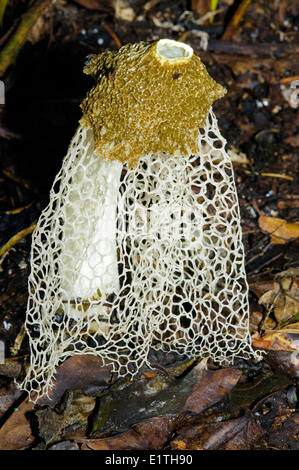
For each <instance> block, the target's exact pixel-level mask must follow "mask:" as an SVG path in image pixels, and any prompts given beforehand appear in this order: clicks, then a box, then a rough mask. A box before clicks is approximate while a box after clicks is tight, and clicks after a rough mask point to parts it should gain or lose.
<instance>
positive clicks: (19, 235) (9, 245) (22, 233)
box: [0, 222, 36, 256]
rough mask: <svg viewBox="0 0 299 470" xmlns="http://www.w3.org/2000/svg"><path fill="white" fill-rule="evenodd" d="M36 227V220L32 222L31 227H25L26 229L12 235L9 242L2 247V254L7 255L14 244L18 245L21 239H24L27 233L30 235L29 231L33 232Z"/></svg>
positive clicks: (0, 253) (0, 252) (0, 254)
mask: <svg viewBox="0 0 299 470" xmlns="http://www.w3.org/2000/svg"><path fill="white" fill-rule="evenodd" d="M35 227H36V223H35V222H34V223H33V224H31V225H30V226H29V227H27V228H24V230H21V231H20V232H18V233H17V234H16V235H14V236H13V237H11V239H10V240H8V242H7V243H5V244H4V245H3V246H2V247H1V248H0V256H3V255H5V253H7V252H8V251H9V250H10V249H11V248H12V247H13V246H14V245H16V244H17V243H18V242H19V241H20V240H22V239H23V238H24V237H26V235H29V233H32V232H33V230H34V229H35Z"/></svg>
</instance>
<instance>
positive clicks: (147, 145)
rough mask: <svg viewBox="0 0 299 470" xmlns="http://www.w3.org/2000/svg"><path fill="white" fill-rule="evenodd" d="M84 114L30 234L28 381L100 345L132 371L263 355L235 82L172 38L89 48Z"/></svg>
mask: <svg viewBox="0 0 299 470" xmlns="http://www.w3.org/2000/svg"><path fill="white" fill-rule="evenodd" d="M84 71H85V73H87V74H90V75H91V76H93V77H94V79H95V85H94V86H93V88H92V89H91V90H90V91H89V93H88V94H87V96H86V98H85V99H84V101H83V103H82V104H81V108H82V112H83V115H82V119H81V120H80V123H79V127H78V129H77V132H76V134H75V136H74V137H73V139H72V141H71V144H70V146H69V149H68V152H67V155H66V157H65V159H64V160H63V164H62V168H61V171H60V172H59V174H58V175H57V177H56V179H55V181H54V184H53V187H52V189H51V192H50V202H49V205H48V206H47V207H46V209H45V210H44V211H43V212H42V214H41V216H40V219H39V221H38V224H37V228H36V230H35V232H34V234H33V239H32V251H31V274H30V277H29V300H28V311H27V318H26V330H27V333H28V335H29V339H30V347H31V364H30V367H29V370H28V374H27V376H26V378H25V380H24V382H23V384H22V387H23V388H24V389H26V390H28V391H29V392H35V397H36V399H37V398H38V397H39V396H40V395H41V394H44V393H48V392H49V390H50V388H51V387H52V386H53V383H54V382H53V381H54V377H55V370H56V367H57V365H58V364H59V363H61V362H62V361H64V360H65V359H66V358H67V357H69V356H72V355H75V354H80V355H81V354H94V355H97V356H99V357H101V358H102V360H103V363H105V364H110V366H111V368H112V370H113V371H115V372H116V373H118V374H119V376H124V375H127V374H130V375H131V376H134V375H135V374H136V373H137V372H138V371H139V370H140V368H141V367H142V366H144V365H145V364H146V365H150V364H149V362H148V361H149V360H148V355H149V350H150V348H153V349H162V350H164V351H176V352H178V353H180V354H187V355H193V356H200V357H210V358H212V359H213V360H215V361H217V362H219V363H220V364H221V363H223V361H232V360H233V359H234V358H235V357H252V356H254V357H258V355H257V353H256V352H254V351H253V349H252V346H251V339H250V334H249V328H248V327H249V324H248V323H249V312H248V286H247V282H246V274H245V269H244V251H243V245H242V240H241V226H240V214H239V208H238V200H237V194H236V189H235V183H234V177H233V169H232V164H231V161H230V159H229V157H228V155H227V153H226V150H225V143H226V142H225V140H224V138H223V137H222V136H221V134H220V132H219V129H218V125H217V119H216V117H215V115H214V113H213V111H212V104H213V103H214V101H215V100H217V99H219V98H221V97H222V96H224V94H225V92H226V90H225V89H224V88H223V87H222V86H221V85H219V84H217V83H216V82H215V81H214V80H213V79H212V78H211V77H210V76H209V74H208V72H207V70H206V68H205V66H204V64H203V63H202V62H201V60H200V59H199V57H197V56H196V55H195V54H194V53H193V49H192V48H191V47H190V46H189V45H187V44H184V43H181V42H176V41H172V40H168V39H161V40H159V41H156V42H151V43H145V42H140V43H138V44H127V45H125V46H123V47H121V48H120V49H119V50H118V51H112V52H104V53H101V54H99V55H97V56H93V57H92V58H91V59H90V60H89V62H88V63H87V65H86V66H85V69H84Z"/></svg>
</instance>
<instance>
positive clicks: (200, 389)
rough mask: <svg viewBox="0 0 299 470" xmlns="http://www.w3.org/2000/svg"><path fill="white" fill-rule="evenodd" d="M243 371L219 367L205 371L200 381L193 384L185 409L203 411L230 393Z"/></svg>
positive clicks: (195, 411)
mask: <svg viewBox="0 0 299 470" xmlns="http://www.w3.org/2000/svg"><path fill="white" fill-rule="evenodd" d="M241 375H242V372H241V371H240V370H238V369H219V370H215V371H211V370H207V371H203V374H202V378H201V380H200V382H199V383H197V384H195V385H194V386H193V389H192V392H191V395H190V396H189V397H188V398H187V400H186V403H185V406H184V410H185V411H191V412H193V413H201V412H202V411H204V410H206V409H207V408H209V407H210V406H212V405H214V404H215V403H217V402H218V401H220V400H222V398H223V397H224V396H225V395H226V394H227V393H229V392H230V391H231V390H232V388H233V387H234V386H235V385H236V384H237V382H238V380H239V379H240V377H241Z"/></svg>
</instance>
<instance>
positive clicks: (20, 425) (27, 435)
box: [0, 399, 35, 450]
mask: <svg viewBox="0 0 299 470" xmlns="http://www.w3.org/2000/svg"><path fill="white" fill-rule="evenodd" d="M33 406H34V405H33V403H31V402H29V401H28V399H26V400H25V401H23V403H21V404H20V405H19V406H18V408H16V409H15V411H14V412H13V414H12V415H10V416H9V418H8V419H7V420H6V421H5V423H4V424H3V426H2V427H1V429H0V449H1V450H19V449H25V448H27V447H29V446H30V445H31V444H32V443H33V441H34V439H35V438H34V436H33V435H32V431H31V426H30V422H29V419H28V413H30V412H31V411H32V410H33Z"/></svg>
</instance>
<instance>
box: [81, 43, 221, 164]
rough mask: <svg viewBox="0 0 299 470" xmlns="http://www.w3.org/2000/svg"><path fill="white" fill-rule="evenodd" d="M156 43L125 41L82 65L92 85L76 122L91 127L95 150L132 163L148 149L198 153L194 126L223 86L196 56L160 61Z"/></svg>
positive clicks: (173, 152)
mask: <svg viewBox="0 0 299 470" xmlns="http://www.w3.org/2000/svg"><path fill="white" fill-rule="evenodd" d="M170 42H171V43H175V44H177V47H181V46H182V47H184V46H185V47H188V46H186V45H184V44H183V43H180V42H176V41H170ZM158 44H159V41H156V42H154V43H145V42H140V43H137V44H127V45H125V46H123V47H121V48H120V49H119V50H118V51H112V52H104V53H102V54H99V55H98V56H96V57H94V58H93V59H92V60H91V61H90V63H89V64H87V65H86V66H85V68H84V72H85V73H87V74H89V75H92V76H93V77H94V79H95V80H96V84H95V86H94V87H93V88H92V89H91V90H90V92H89V93H88V94H87V97H86V98H85V100H84V101H83V103H82V105H81V107H82V111H83V118H82V119H81V124H83V125H84V126H85V127H91V128H92V129H93V132H94V139H95V153H96V154H98V155H101V156H103V157H104V158H106V159H110V160H119V161H121V162H123V163H124V162H129V164H130V165H131V166H134V165H135V164H136V163H137V161H138V160H139V158H140V157H141V156H142V155H144V154H146V153H148V152H154V153H158V152H163V151H164V152H167V153H168V154H169V155H173V156H175V155H181V156H182V155H183V156H184V155H185V156H187V155H190V153H196V152H198V150H199V149H198V147H197V143H198V139H197V137H198V128H199V127H202V126H203V125H204V123H205V121H206V118H207V115H208V111H209V109H210V107H211V105H212V104H213V102H214V101H215V100H217V99H219V98H221V97H222V96H224V94H225V93H226V90H225V88H223V87H222V86H221V85H220V84H218V83H216V82H215V80H213V79H212V78H211V77H210V75H209V74H208V72H207V70H206V67H205V65H204V64H203V63H202V62H201V60H200V59H199V57H197V56H196V55H194V54H193V55H192V56H191V57H183V58H182V59H175V60H171V59H170V60H167V59H163V58H162V57H161V55H160V54H159V52H158V49H157V47H158Z"/></svg>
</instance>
